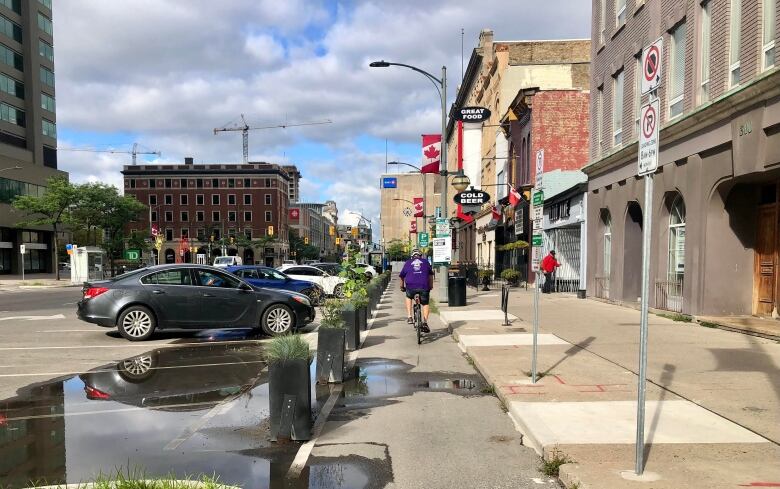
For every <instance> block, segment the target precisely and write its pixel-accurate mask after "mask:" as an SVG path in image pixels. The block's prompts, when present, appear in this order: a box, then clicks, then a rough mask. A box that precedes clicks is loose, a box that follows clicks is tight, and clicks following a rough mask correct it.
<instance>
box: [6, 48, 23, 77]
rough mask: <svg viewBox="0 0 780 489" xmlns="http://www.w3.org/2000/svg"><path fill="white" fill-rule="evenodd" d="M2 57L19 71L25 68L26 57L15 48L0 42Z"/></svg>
mask: <svg viewBox="0 0 780 489" xmlns="http://www.w3.org/2000/svg"><path fill="white" fill-rule="evenodd" d="M0 59H2V61H3V63H5V64H7V65H8V66H10V67H12V68H15V69H17V70H19V71H23V70H24V58H22V55H21V54H19V53H17V52H16V51H14V50H13V49H11V48H9V47H7V46H4V45H2V44H0Z"/></svg>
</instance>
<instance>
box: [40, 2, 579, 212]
mask: <svg viewBox="0 0 780 489" xmlns="http://www.w3.org/2000/svg"><path fill="white" fill-rule="evenodd" d="M589 18H590V3H589V2H587V1H581V0H547V1H544V2H541V1H529V0H517V1H513V2H506V1H504V0H483V1H465V0H428V1H426V2H419V1H411V0H386V1H380V0H365V1H336V0H285V1H284V2H279V1H277V0H229V1H225V2H213V1H211V0H191V1H187V2H183V1H178V0H112V1H110V2H106V1H104V0H68V1H59V2H54V26H55V32H54V36H55V62H56V75H57V108H58V114H57V122H58V136H59V138H58V139H59V146H60V148H84V147H90V148H95V149H106V148H111V149H117V150H127V151H129V150H130V149H131V147H132V144H133V143H134V142H137V143H139V145H140V147H141V148H142V149H146V150H155V151H160V152H161V153H162V156H161V157H159V158H158V157H144V158H143V159H145V160H147V161H155V162H162V163H166V162H167V163H174V162H180V161H182V160H183V158H184V157H185V156H192V157H194V158H195V161H196V162H203V163H210V162H238V161H241V135H240V133H238V132H234V133H220V134H218V135H216V136H215V135H214V134H213V132H212V130H213V128H215V127H221V126H223V125H224V124H225V123H227V122H228V121H237V120H239V115H240V114H242V113H243V114H245V115H246V118H247V120H248V121H249V123H250V125H258V126H261V125H272V124H276V123H281V122H284V121H287V122H290V123H293V122H306V121H317V120H324V119H330V120H332V121H333V123H332V124H327V125H318V126H307V127H298V128H288V129H269V130H263V131H253V132H251V133H250V138H249V146H250V160H252V161H267V162H272V163H285V164H290V163H292V164H296V165H297V166H298V167H299V168H300V169H301V172H302V174H303V177H304V180H303V182H302V190H303V198H304V199H305V200H307V201H325V200H330V199H332V200H336V202H337V203H338V205H339V209H340V210H341V211H344V210H347V209H352V210H357V211H360V212H362V213H363V214H364V215H366V216H369V217H371V218H372V219H374V222H375V224H376V223H377V222H378V221H377V220H376V219H377V217H378V212H379V189H378V181H379V176H380V174H381V173H382V172H384V170H385V164H384V163H385V144H386V141H387V148H388V156H389V159H390V160H399V161H405V162H409V163H412V164H417V163H419V161H420V149H419V148H420V135H421V134H423V133H438V132H439V130H440V124H441V122H440V112H439V110H440V109H439V102H438V100H437V96H436V92H435V91H434V90H433V87H431V86H430V82H428V81H427V80H425V79H424V78H423V77H422V76H420V75H419V74H416V73H414V72H412V71H409V70H404V69H394V68H386V69H370V68H368V62H370V61H372V60H375V59H386V60H390V61H398V62H404V63H409V64H413V65H416V66H419V67H421V68H423V69H427V70H429V71H431V72H438V70H439V69H440V67H441V65H442V64H446V65H447V66H448V67H449V68H450V71H449V73H450V79H449V85H450V87H451V89H450V91H449V94H448V98H449V100H450V101H452V100H453V98H454V91H455V87H456V86H457V83H458V81H459V78H460V65H461V57H460V56H461V37H460V31H461V28H463V29H464V31H465V46H466V49H465V55H466V58H467V59H468V56H469V55H470V53H471V49H472V48H473V47H474V46H475V45H476V43H477V40H478V37H479V32H480V30H481V29H485V28H490V29H493V30H494V32H495V39H496V40H517V39H560V38H584V37H589V35H590V21H589ZM130 159H131V158H130V155H129V154H111V153H88V152H73V151H61V152H60V155H59V160H60V164H61V167H62V168H63V169H65V170H67V171H69V172H70V173H71V178H72V179H73V180H74V181H87V180H99V181H105V182H110V183H114V184H119V183H120V182H121V178H120V177H121V175H120V174H119V171H120V170H121V167H122V165H123V164H129V162H130ZM139 159H140V157H139Z"/></svg>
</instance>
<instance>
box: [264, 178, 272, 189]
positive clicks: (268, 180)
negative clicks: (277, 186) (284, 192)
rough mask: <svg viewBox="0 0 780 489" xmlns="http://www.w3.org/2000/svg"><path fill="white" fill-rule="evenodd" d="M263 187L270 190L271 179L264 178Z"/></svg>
mask: <svg viewBox="0 0 780 489" xmlns="http://www.w3.org/2000/svg"><path fill="white" fill-rule="evenodd" d="M265 186H266V187H268V188H271V179H270V178H266V179H265Z"/></svg>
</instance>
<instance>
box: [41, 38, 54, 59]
mask: <svg viewBox="0 0 780 489" xmlns="http://www.w3.org/2000/svg"><path fill="white" fill-rule="evenodd" d="M38 54H40V55H41V56H43V57H44V58H46V59H48V60H49V61H52V62H54V48H53V47H51V44H49V43H48V42H46V41H44V40H43V39H38Z"/></svg>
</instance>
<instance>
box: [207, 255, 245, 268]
mask: <svg viewBox="0 0 780 489" xmlns="http://www.w3.org/2000/svg"><path fill="white" fill-rule="evenodd" d="M243 264H244V262H243V260H241V257H240V256H218V257H216V258H215V259H214V266H215V267H217V268H227V267H235V266H238V265H243Z"/></svg>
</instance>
